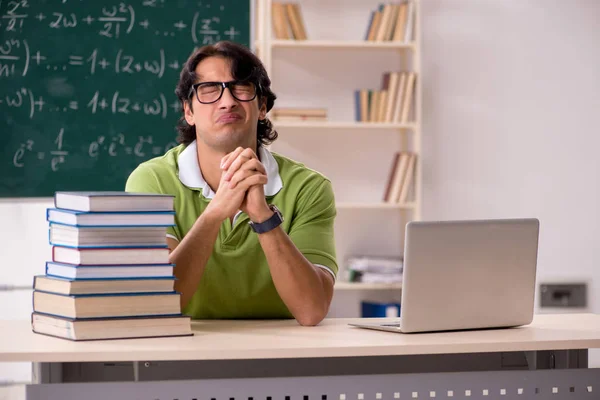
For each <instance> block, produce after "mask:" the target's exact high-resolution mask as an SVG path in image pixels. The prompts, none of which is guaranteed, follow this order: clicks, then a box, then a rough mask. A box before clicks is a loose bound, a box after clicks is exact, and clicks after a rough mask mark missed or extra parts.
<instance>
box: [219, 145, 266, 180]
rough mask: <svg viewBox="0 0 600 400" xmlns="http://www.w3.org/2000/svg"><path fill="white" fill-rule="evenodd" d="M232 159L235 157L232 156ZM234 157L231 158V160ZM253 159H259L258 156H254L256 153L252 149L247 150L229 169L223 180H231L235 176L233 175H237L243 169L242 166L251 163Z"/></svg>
mask: <svg viewBox="0 0 600 400" xmlns="http://www.w3.org/2000/svg"><path fill="white" fill-rule="evenodd" d="M232 157H233V155H232ZM232 157H230V158H229V159H230V160H231V158H232ZM253 159H258V158H257V157H256V154H254V152H253V151H252V149H245V150H244V151H243V152H242V153H240V154H239V155H238V156H237V158H236V159H235V160H233V162H232V163H231V164H230V165H229V168H227V173H226V174H225V176H224V178H223V179H225V181H228V180H230V179H231V177H232V176H233V174H235V173H236V172H237V171H238V170H239V169H240V168H241V167H242V165H243V164H244V163H246V162H249V161H250V160H253ZM228 161H229V160H228Z"/></svg>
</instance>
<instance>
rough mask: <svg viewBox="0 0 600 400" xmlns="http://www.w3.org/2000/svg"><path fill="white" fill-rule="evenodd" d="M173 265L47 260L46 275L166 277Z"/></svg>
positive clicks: (68, 276) (66, 276) (87, 277)
mask: <svg viewBox="0 0 600 400" xmlns="http://www.w3.org/2000/svg"><path fill="white" fill-rule="evenodd" d="M109 262H111V263H112V262H115V261H113V260H110V261H109ZM173 267H174V265H173V264H130V265H116V264H110V265H106V264H90V265H81V264H67V263H61V262H54V261H48V262H46V275H49V276H55V277H59V278H66V279H111V278H112V279H116V278H119V279H124V278H129V279H134V278H158V277H162V278H168V277H172V276H173Z"/></svg>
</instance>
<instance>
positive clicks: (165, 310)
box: [33, 290, 181, 318]
mask: <svg viewBox="0 0 600 400" xmlns="http://www.w3.org/2000/svg"><path fill="white" fill-rule="evenodd" d="M179 299H180V294H179V293H176V292H171V293H164V292H157V293H114V294H80V295H64V294H57V293H48V292H40V291H37V290H34V291H33V311H36V312H40V313H44V314H51V315H57V316H61V317H68V318H110V317H134V316H143V315H181V305H180V303H179Z"/></svg>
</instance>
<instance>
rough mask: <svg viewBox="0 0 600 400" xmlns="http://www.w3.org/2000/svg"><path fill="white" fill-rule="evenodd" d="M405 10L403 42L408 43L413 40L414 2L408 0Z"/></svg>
mask: <svg viewBox="0 0 600 400" xmlns="http://www.w3.org/2000/svg"><path fill="white" fill-rule="evenodd" d="M407 4H408V10H407V11H406V31H404V43H410V42H411V41H412V40H413V25H414V23H415V3H414V1H409V2H408V3H407Z"/></svg>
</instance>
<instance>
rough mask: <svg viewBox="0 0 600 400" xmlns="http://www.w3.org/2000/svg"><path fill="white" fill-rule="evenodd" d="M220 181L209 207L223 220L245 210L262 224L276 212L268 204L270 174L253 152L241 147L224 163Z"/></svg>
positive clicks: (224, 158) (227, 157)
mask: <svg viewBox="0 0 600 400" xmlns="http://www.w3.org/2000/svg"><path fill="white" fill-rule="evenodd" d="M220 167H221V171H222V174H221V180H220V182H219V187H218V189H217V192H216V193H215V197H214V198H213V199H212V201H211V202H210V204H209V207H210V208H211V209H212V212H214V213H216V214H217V215H218V216H219V218H220V219H221V220H225V219H226V218H229V217H232V216H233V215H234V214H235V213H236V212H237V210H242V211H243V212H244V213H246V214H247V215H248V217H249V218H250V220H251V221H254V222H263V221H265V220H267V219H268V218H269V217H270V216H271V215H273V211H272V210H271V209H270V208H269V206H268V204H267V201H266V200H265V191H264V187H263V185H265V184H266V183H267V181H268V178H267V171H266V170H265V167H264V165H263V164H262V163H261V162H260V160H259V159H258V157H257V156H256V153H254V151H252V149H250V148H242V147H238V148H237V149H235V150H234V151H232V152H231V153H229V154H227V155H226V156H225V157H223V158H222V159H221V165H220Z"/></svg>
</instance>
